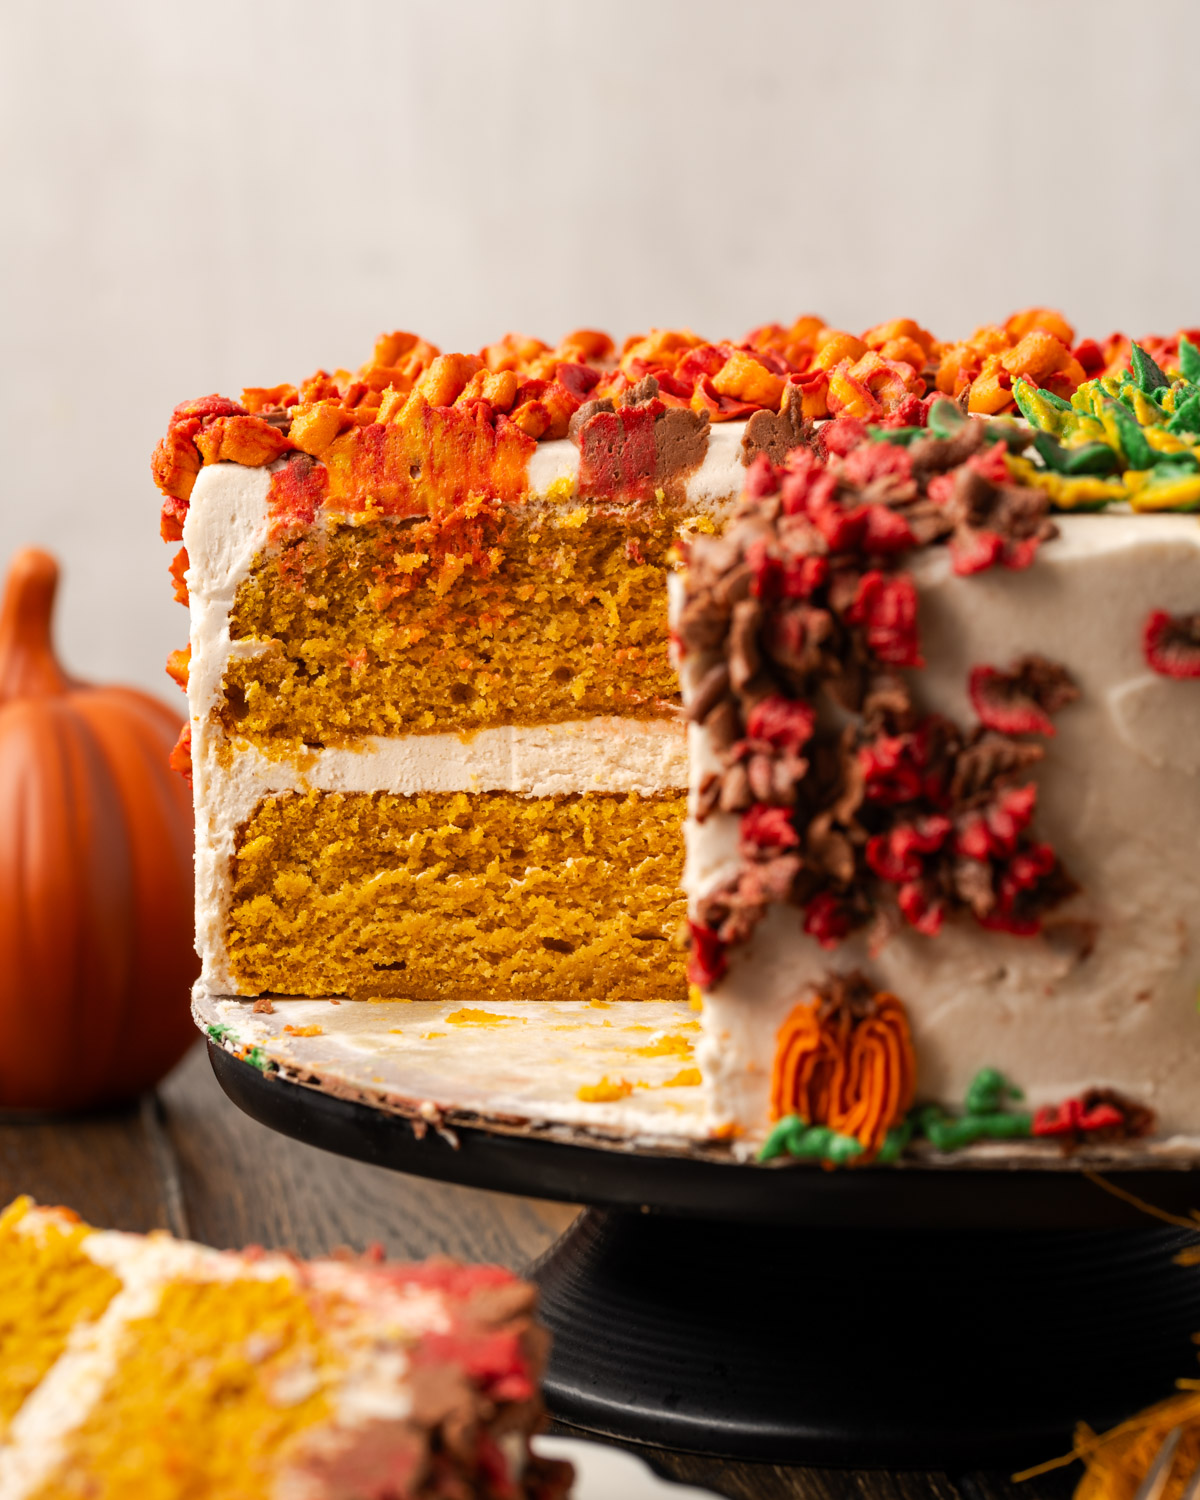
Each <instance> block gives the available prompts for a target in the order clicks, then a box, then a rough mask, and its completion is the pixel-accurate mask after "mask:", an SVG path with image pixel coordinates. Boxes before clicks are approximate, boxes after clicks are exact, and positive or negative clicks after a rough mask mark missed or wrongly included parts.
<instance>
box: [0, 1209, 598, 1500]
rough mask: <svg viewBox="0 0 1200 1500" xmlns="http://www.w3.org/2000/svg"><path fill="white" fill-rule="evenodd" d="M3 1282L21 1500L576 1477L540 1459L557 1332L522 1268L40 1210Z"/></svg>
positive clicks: (5, 1356)
mask: <svg viewBox="0 0 1200 1500" xmlns="http://www.w3.org/2000/svg"><path fill="white" fill-rule="evenodd" d="M10 1272H15V1274H16V1277H17V1281H16V1286H15V1288H14V1289H11V1290H10V1288H12V1283H13V1277H12V1276H11V1275H10ZM85 1273H86V1274H85ZM85 1285H86V1286H87V1287H88V1290H87V1291H86V1292H85V1290H84V1288H85ZM0 1287H2V1288H3V1289H4V1293H5V1295H6V1296H7V1297H8V1299H9V1303H10V1305H9V1306H8V1307H7V1308H6V1309H5V1316H4V1342H3V1345H2V1346H0V1360H2V1361H3V1367H4V1371H5V1375H6V1377H7V1384H8V1388H9V1390H13V1389H14V1386H13V1383H12V1379H11V1375H10V1372H16V1373H17V1376H18V1378H19V1380H20V1383H21V1386H22V1389H21V1390H20V1392H19V1394H20V1399H19V1401H17V1402H15V1403H14V1402H12V1401H10V1402H8V1405H9V1406H10V1407H12V1410H11V1415H10V1416H9V1418H8V1419H7V1420H5V1422H4V1424H3V1427H0V1493H2V1494H3V1495H4V1496H5V1500H74V1497H78V1500H123V1497H126V1496H130V1495H137V1496H139V1497H146V1500H184V1497H189V1500H204V1497H208V1496H212V1497H214V1500H215V1497H217V1496H220V1497H222V1500H235V1497H236V1500H285V1497H291V1496H304V1497H305V1500H333V1497H335V1496H346V1495H349V1494H355V1495H358V1494H368V1493H370V1494H375V1493H378V1494H383V1493H384V1492H385V1491H386V1493H387V1494H388V1495H392V1496H395V1497H396V1500H404V1497H409V1496H411V1497H413V1500H416V1497H417V1496H422V1497H427V1500H436V1497H437V1496H447V1497H449V1496H451V1495H464V1494H470V1495H478V1496H480V1497H490V1500H501V1497H504V1500H508V1497H510V1496H521V1497H528V1500H535V1497H540V1500H551V1497H553V1496H556V1495H561V1494H563V1493H565V1490H566V1488H567V1485H568V1483H569V1479H570V1475H569V1470H568V1469H567V1468H566V1466H563V1465H555V1464H552V1463H547V1462H546V1461H544V1460H540V1459H538V1458H536V1457H534V1456H533V1455H531V1453H530V1451H529V1446H528V1439H529V1435H530V1433H531V1432H532V1431H534V1430H536V1427H537V1425H538V1422H539V1419H540V1406H539V1402H538V1391H537V1381H538V1377H539V1375H540V1372H541V1368H542V1361H543V1358H544V1338H543V1336H542V1335H541V1333H540V1330H538V1329H537V1328H536V1327H535V1325H534V1323H533V1320H532V1315H531V1310H532V1304H533V1293H532V1289H531V1288H529V1287H527V1286H525V1285H524V1284H523V1283H521V1282H519V1281H517V1280H516V1279H515V1278H514V1277H512V1276H510V1275H509V1274H508V1273H507V1272H505V1271H501V1270H498V1269H495V1268H492V1267H487V1266H479V1267H470V1268H467V1267H460V1266H457V1265H454V1264H453V1263H451V1262H442V1263H430V1264H429V1265H427V1266H401V1265H387V1264H383V1263H381V1262H378V1261H374V1262H372V1261H361V1262H356V1261H353V1260H349V1259H345V1260H325V1261H313V1262H310V1263H307V1264H306V1263H303V1262H301V1261H298V1260H295V1259H293V1258H292V1257H290V1256H286V1255H279V1254H267V1253H264V1252H262V1251H250V1252H247V1253H246V1254H244V1255H239V1254H235V1253H232V1252H227V1251H226V1252H220V1251H215V1250H208V1249H206V1248H204V1247H203V1246H200V1245H194V1244H189V1243H187V1242H185V1241H180V1240H173V1239H171V1238H170V1237H168V1236H166V1235H163V1234H154V1235H150V1236H148V1237H143V1236H139V1235H130V1234H114V1233H105V1232H101V1231H97V1230H92V1229H89V1228H88V1227H87V1226H86V1225H83V1224H81V1223H80V1222H79V1221H78V1220H77V1219H76V1218H75V1216H74V1215H73V1214H70V1213H68V1212H67V1211H66V1210H64V1209H39V1208H36V1207H34V1206H33V1205H32V1204H31V1203H30V1202H29V1200H28V1199H20V1200H18V1201H17V1202H16V1203H14V1204H13V1205H12V1206H11V1207H10V1208H8V1209H7V1210H6V1211H5V1212H4V1214H3V1215H2V1216H0ZM25 1289H31V1290H33V1292H34V1293H35V1295H33V1296H25V1295H23V1292H24V1290H25ZM64 1334H65V1337H64Z"/></svg>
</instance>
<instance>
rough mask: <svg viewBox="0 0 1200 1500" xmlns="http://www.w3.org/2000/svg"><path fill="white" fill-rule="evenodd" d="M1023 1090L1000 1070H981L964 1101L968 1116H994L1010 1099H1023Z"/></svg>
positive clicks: (972, 1081) (969, 1086)
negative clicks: (1010, 1081)
mask: <svg viewBox="0 0 1200 1500" xmlns="http://www.w3.org/2000/svg"><path fill="white" fill-rule="evenodd" d="M1022 1097H1023V1096H1022V1094H1021V1090H1020V1089H1019V1088H1017V1087H1016V1085H1015V1084H1012V1083H1009V1081H1008V1079H1007V1078H1005V1076H1004V1074H1003V1073H1001V1072H1000V1070H999V1069H998V1068H980V1070H979V1072H978V1073H976V1075H975V1077H974V1078H972V1079H971V1082H970V1084H969V1085H968V1087H967V1097H966V1098H965V1099H964V1100H963V1103H964V1104H965V1105H966V1111H967V1114H968V1115H993V1114H996V1113H997V1111H999V1110H1002V1109H1003V1108H1004V1106H1005V1104H1006V1103H1007V1102H1008V1100H1010V1099H1020V1098H1022Z"/></svg>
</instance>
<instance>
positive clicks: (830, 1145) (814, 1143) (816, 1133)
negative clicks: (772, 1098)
mask: <svg viewBox="0 0 1200 1500" xmlns="http://www.w3.org/2000/svg"><path fill="white" fill-rule="evenodd" d="M862 1151H863V1148H862V1144H861V1142H859V1141H856V1140H855V1138H854V1137H853V1136H852V1135H838V1133H837V1131H835V1130H830V1128H829V1126H828V1125H809V1124H808V1122H807V1121H805V1120H802V1119H801V1118H800V1116H799V1115H784V1117H783V1119H782V1120H780V1121H779V1122H778V1124H777V1125H776V1126H775V1127H774V1129H773V1130H772V1131H771V1133H770V1135H769V1136H767V1138H766V1140H765V1141H764V1142H763V1144H762V1147H761V1149H760V1150H759V1153H758V1159H759V1161H772V1160H774V1158H775V1157H777V1156H792V1157H795V1158H796V1159H797V1160H799V1161H828V1162H832V1163H833V1164H834V1165H835V1166H843V1165H844V1164H845V1163H846V1162H848V1161H851V1160H853V1158H854V1157H856V1156H861V1155H862Z"/></svg>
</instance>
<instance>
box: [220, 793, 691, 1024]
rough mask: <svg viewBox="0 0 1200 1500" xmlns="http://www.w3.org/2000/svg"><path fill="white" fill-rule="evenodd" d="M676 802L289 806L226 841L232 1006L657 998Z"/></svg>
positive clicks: (670, 984) (319, 801)
mask: <svg viewBox="0 0 1200 1500" xmlns="http://www.w3.org/2000/svg"><path fill="white" fill-rule="evenodd" d="M685 804H686V798H685V797H684V796H683V794H682V793H677V794H665V795H663V796H658V797H641V796H638V795H637V794H636V793H630V794H627V795H625V794H610V793H599V792H589V793H585V794H581V795H571V796H558V797H524V796H520V795H518V794H516V793H512V792H484V793H466V792H455V793H431V794H425V795H417V796H402V795H399V794H395V793H389V792H360V793H331V792H319V791H310V792H293V793H285V794H284V795H281V796H274V797H270V798H266V799H264V801H263V802H261V803H260V804H259V806H258V808H257V809H256V810H255V812H254V814H253V815H252V817H251V818H250V819H249V820H248V822H247V823H246V824H245V825H244V826H243V827H242V828H241V830H240V831H239V835H238V839H237V843H236V852H235V855H234V867H233V871H232V899H231V902H230V909H229V916H228V921H227V937H226V941H227V950H228V955H229V965H230V971H231V973H232V975H233V978H234V982H235V984H236V986H237V989H238V991H239V992H240V993H241V994H246V995H254V994H264V993H272V994H281V995H345V996H350V997H354V998H377V997H381V998H396V999H409V1000H439V999H443V998H447V997H450V996H471V997H476V998H480V999H500V1000H539V999H554V1000H593V999H601V1000H674V999H682V998H683V997H684V995H685V993H686V986H685V981H684V953H683V951H682V947H681V946H680V934H681V929H682V924H683V922H684V918H685V906H684V900H683V897H682V895H681V893H680V880H681V876H682V865H683V842H682V835H681V829H682V823H683V818H684V815H685V810H686V808H685Z"/></svg>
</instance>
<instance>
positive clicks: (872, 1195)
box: [209, 1043, 1200, 1468]
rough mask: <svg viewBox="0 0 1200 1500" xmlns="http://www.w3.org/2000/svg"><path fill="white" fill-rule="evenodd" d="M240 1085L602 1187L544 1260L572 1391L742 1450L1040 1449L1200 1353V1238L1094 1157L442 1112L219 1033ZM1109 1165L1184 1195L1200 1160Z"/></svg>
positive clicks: (1024, 1454)
mask: <svg viewBox="0 0 1200 1500" xmlns="http://www.w3.org/2000/svg"><path fill="white" fill-rule="evenodd" d="M209 1053H210V1056H211V1059H212V1065H213V1069H214V1071H215V1073H216V1075H217V1078H218V1080H219V1081H220V1083H221V1086H222V1088H223V1089H224V1090H225V1092H226V1093H227V1094H228V1095H229V1097H230V1098H231V1099H232V1100H233V1102H234V1103H235V1104H237V1105H238V1106H239V1107H240V1108H241V1109H243V1110H245V1111H246V1113H247V1114H249V1115H251V1116H252V1117H253V1118H254V1119H256V1120H259V1121H261V1122H262V1123H263V1124H264V1125H268V1126H270V1127H271V1128H272V1129H274V1130H278V1131H281V1132H282V1133H283V1134H285V1135H289V1136H293V1137H295V1138H296V1139H297V1140H300V1141H304V1142H305V1143H307V1144H308V1145H312V1146H318V1147H321V1148H322V1149H324V1150H326V1151H334V1152H338V1153H340V1154H341V1155H343V1156H349V1157H354V1158H357V1159H358V1160H360V1161H366V1162H371V1163H373V1164H374V1165H376V1166H383V1167H391V1168H393V1169H395V1170H396V1171H401V1172H409V1173H413V1174H415V1175H417V1176H420V1177H431V1178H437V1179H439V1180H441V1181H444V1182H453V1183H459V1184H462V1185H464V1186H467V1187H481V1188H491V1189H495V1190H499V1191H501V1192H509V1193H520V1194H524V1195H529V1196H532V1197H538V1198H550V1199H557V1200H560V1201H563V1202H571V1203H585V1204H589V1205H591V1207H589V1208H588V1209H587V1211H586V1212H585V1213H584V1214H583V1215H582V1216H581V1217H580V1218H579V1219H578V1220H576V1222H575V1223H574V1224H573V1225H572V1227H571V1228H570V1229H569V1230H568V1231H567V1233H566V1234H565V1235H564V1236H563V1237H562V1239H561V1240H559V1241H558V1243H557V1244H556V1245H554V1246H553V1247H552V1248H551V1249H550V1250H549V1251H548V1252H547V1254H546V1255H545V1256H543V1257H542V1259H541V1260H540V1261H539V1262H538V1263H537V1265H536V1266H535V1267H534V1268H533V1273H532V1274H533V1275H534V1277H535V1278H536V1280H537V1281H538V1283H539V1285H540V1288H541V1311H542V1316H543V1318H544V1319H545V1321H546V1322H547V1323H548V1324H549V1326H550V1328H551V1329H552V1330H553V1333H554V1351H553V1355H552V1358H551V1362H550V1368H549V1372H548V1376H547V1379H546V1386H545V1389H546V1398H547V1403H548V1405H549V1407H550V1410H551V1411H552V1413H553V1414H554V1415H555V1416H556V1417H558V1418H560V1419H561V1420H562V1421H564V1422H567V1423H570V1424H571V1425H572V1426H575V1427H581V1428H585V1429H588V1430H590V1431H593V1432H596V1433H601V1434H607V1435H612V1436H618V1437H621V1438H624V1439H626V1440H634V1441H641V1442H644V1443H649V1444H654V1445H656V1446H659V1447H665V1448H676V1449H683V1450H687V1451H691V1452H698V1453H709V1454H717V1455H721V1456H724V1457H734V1458H748V1459H761V1460H771V1461H775V1462H793V1463H807V1464H847V1465H852V1466H854V1467H856V1468H868V1467H874V1466H884V1467H888V1468H903V1467H908V1466H912V1467H919V1468H945V1467H949V1466H959V1465H961V1466H964V1467H971V1468H974V1467H991V1466H998V1465H1006V1466H1007V1465H1013V1466H1017V1465H1023V1464H1032V1463H1036V1462H1038V1461H1040V1460H1042V1459H1045V1458H1048V1457H1052V1456H1053V1455H1055V1454H1056V1453H1058V1452H1061V1451H1063V1450H1064V1448H1065V1447H1067V1446H1069V1440H1070V1434H1071V1431H1072V1428H1073V1427H1074V1425H1075V1423H1076V1422H1077V1421H1079V1420H1081V1419H1082V1420H1086V1421H1088V1422H1090V1423H1091V1424H1092V1426H1093V1427H1102V1426H1108V1425H1110V1424H1112V1423H1113V1422H1116V1421H1119V1420H1120V1419H1121V1418H1123V1417H1126V1416H1128V1415H1129V1414H1130V1413H1131V1412H1132V1411H1134V1410H1135V1409H1137V1408H1138V1407H1140V1406H1143V1405H1145V1404H1147V1403H1148V1402H1150V1401H1154V1400H1157V1399H1158V1398H1160V1397H1162V1396H1165V1395H1168V1394H1169V1393H1170V1391H1171V1389H1172V1387H1173V1383H1174V1381H1175V1379H1176V1377H1178V1376H1181V1375H1184V1376H1188V1375H1194V1374H1196V1373H1197V1370H1196V1352H1195V1347H1194V1345H1193V1343H1192V1341H1191V1337H1190V1335H1191V1334H1192V1333H1193V1331H1195V1330H1198V1329H1200V1275H1198V1274H1197V1273H1196V1272H1195V1271H1193V1270H1187V1269H1184V1268H1182V1267H1180V1266H1177V1265H1176V1264H1174V1260H1173V1257H1174V1256H1175V1255H1176V1254H1177V1253H1178V1252H1179V1250H1180V1249H1181V1248H1182V1247H1183V1246H1184V1245H1187V1244H1192V1243H1195V1238H1194V1236H1192V1235H1190V1234H1188V1233H1187V1232H1186V1231H1183V1230H1180V1229H1173V1228H1163V1227H1162V1225H1161V1224H1156V1223H1155V1221H1153V1220H1152V1219H1150V1218H1148V1217H1147V1216H1146V1215H1145V1214H1144V1213H1143V1212H1142V1211H1140V1210H1138V1209H1136V1208H1134V1207H1132V1206H1130V1205H1129V1204H1128V1203H1127V1202H1124V1201H1122V1200H1121V1199H1119V1198H1117V1197H1115V1196H1113V1195H1112V1194H1110V1193H1107V1192H1105V1191H1104V1190H1103V1189H1102V1188H1101V1187H1100V1186H1098V1185H1097V1184H1096V1183H1095V1182H1094V1181H1092V1180H1090V1179H1089V1178H1088V1177H1086V1176H1085V1175H1084V1174H1083V1173H1081V1172H1078V1171H1071V1170H1036V1169H1018V1170H1013V1169H998V1170H979V1169H973V1170H972V1169H960V1170H954V1169H947V1168H920V1167H912V1168H878V1169H872V1168H861V1169H857V1170H853V1171H848V1170H842V1171H837V1172H829V1171H823V1170H821V1169H820V1168H818V1167H812V1166H809V1165H807V1164H799V1163H797V1164H789V1165H785V1166H782V1167H778V1166H770V1167H764V1166H758V1165H752V1164H736V1163H733V1162H731V1161H729V1160H726V1159H718V1158H711V1159H703V1158H702V1157H696V1156H690V1157H685V1156H680V1155H677V1154H672V1153H668V1152H658V1151H648V1150H627V1149H612V1148H611V1147H605V1146H604V1145H589V1144H575V1143H564V1142H563V1141H561V1140H552V1139H546V1138H539V1137H537V1136H522V1135H514V1134H511V1133H500V1132H498V1131H494V1130H490V1129H488V1128H485V1127H480V1128H463V1127H460V1126H459V1125H457V1124H456V1125H455V1127H454V1130H453V1131H452V1132H444V1133H439V1132H438V1131H437V1130H433V1129H428V1130H422V1129H421V1126H420V1123H419V1122H418V1123H417V1125H416V1127H415V1128H414V1124H413V1122H412V1121H409V1120H407V1119H404V1118H401V1117H399V1116H397V1115H394V1114H390V1113H387V1112H385V1111H382V1110H378V1109H374V1108H372V1107H370V1106H368V1105H365V1104H361V1103H357V1102H353V1101H349V1100H346V1099H342V1098H338V1097H336V1096H334V1095H331V1094H327V1093H323V1092H321V1091H319V1090H316V1089H312V1088H307V1087H304V1086H302V1085H300V1084H296V1083H290V1082H286V1081H282V1080H280V1079H279V1078H277V1077H273V1076H271V1075H269V1074H267V1075H264V1074H263V1073H261V1072H260V1071H259V1070H258V1069H257V1068H255V1067H253V1066H252V1065H251V1064H249V1063H246V1062H241V1061H239V1060H237V1059H236V1058H235V1057H233V1056H232V1055H231V1054H229V1053H228V1052H226V1051H224V1050H222V1049H221V1048H220V1047H218V1046H215V1045H214V1044H212V1043H210V1044H209ZM1106 1180H1107V1181H1109V1182H1110V1183H1112V1184H1114V1185H1116V1186H1118V1187H1120V1188H1121V1189H1123V1190H1124V1191H1126V1192H1128V1193H1133V1194H1135V1195H1137V1196H1138V1197H1140V1198H1143V1199H1147V1200H1149V1201H1151V1202H1153V1203H1154V1204H1155V1205H1157V1206H1159V1207H1160V1208H1164V1209H1168V1210H1171V1211H1173V1212H1176V1213H1180V1212H1184V1213H1186V1211H1187V1209H1188V1208H1190V1207H1192V1206H1193V1205H1195V1204H1200V1192H1198V1191H1197V1186H1198V1185H1197V1181H1196V1178H1195V1177H1194V1176H1193V1174H1192V1173H1191V1172H1189V1171H1185V1170H1167V1171H1136V1172H1135V1171H1118V1172H1108V1173H1106Z"/></svg>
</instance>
